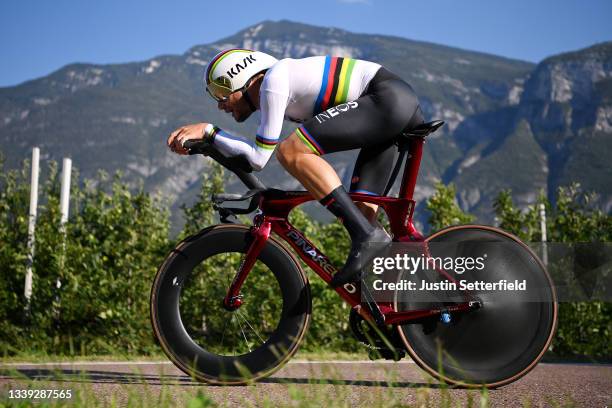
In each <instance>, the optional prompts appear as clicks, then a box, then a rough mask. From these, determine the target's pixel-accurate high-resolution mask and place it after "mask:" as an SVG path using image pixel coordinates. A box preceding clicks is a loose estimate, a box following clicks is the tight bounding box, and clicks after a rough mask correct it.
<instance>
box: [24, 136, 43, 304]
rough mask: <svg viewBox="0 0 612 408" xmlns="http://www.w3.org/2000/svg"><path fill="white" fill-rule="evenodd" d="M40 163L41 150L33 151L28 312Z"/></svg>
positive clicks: (25, 292) (27, 289)
mask: <svg viewBox="0 0 612 408" xmlns="http://www.w3.org/2000/svg"><path fill="white" fill-rule="evenodd" d="M39 163H40V149H39V148H38V147H35V148H33V149H32V176H31V181H30V214H29V217H28V258H27V265H26V275H25V284H24V289H23V295H24V297H25V300H26V305H25V308H26V311H29V310H30V298H31V297H32V264H33V263H34V242H35V240H34V232H35V229H36V215H37V209H38V174H39Z"/></svg>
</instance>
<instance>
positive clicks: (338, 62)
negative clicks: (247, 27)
mask: <svg viewBox="0 0 612 408" xmlns="http://www.w3.org/2000/svg"><path fill="white" fill-rule="evenodd" d="M379 69H380V65H379V64H376V63H373V62H369V61H363V60H357V59H352V58H339V57H329V56H327V57H323V56H321V57H309V58H303V59H291V58H286V59H283V60H280V61H278V62H277V63H276V64H274V65H273V66H272V68H270V69H269V70H268V72H266V75H265V76H264V79H263V82H262V84H261V88H260V91H259V105H260V110H261V122H260V123H259V127H258V129H257V135H256V137H255V143H254V144H253V143H249V142H247V141H245V140H242V139H238V138H236V137H234V136H231V135H230V134H228V133H227V132H225V131H222V130H216V131H215V135H214V142H213V143H214V145H215V146H217V147H218V148H219V149H220V150H221V151H222V152H224V153H226V154H228V155H231V156H234V155H240V154H242V155H244V156H246V158H247V159H248V160H249V163H250V164H251V166H252V167H253V169H255V170H261V169H262V168H263V167H264V166H265V164H266V163H267V162H268V160H269V159H270V156H271V155H272V152H273V151H274V148H275V147H276V144H277V143H278V141H279V137H280V135H281V131H282V126H283V119H289V120H292V121H294V122H302V121H305V120H307V119H310V118H312V117H313V116H314V115H317V114H318V113H320V112H323V111H324V110H326V109H328V108H331V107H333V106H336V105H339V104H341V103H345V102H347V101H352V100H355V99H357V98H359V97H360V96H361V95H362V94H363V92H364V91H365V89H366V88H367V86H368V84H369V83H370V81H371V80H372V78H373V77H374V75H376V72H377V71H378V70H379Z"/></svg>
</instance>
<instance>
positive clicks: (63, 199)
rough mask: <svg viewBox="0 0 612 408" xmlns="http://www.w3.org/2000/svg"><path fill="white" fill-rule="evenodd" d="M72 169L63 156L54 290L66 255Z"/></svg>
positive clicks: (59, 284) (56, 311) (58, 299)
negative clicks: (57, 271)
mask: <svg viewBox="0 0 612 408" xmlns="http://www.w3.org/2000/svg"><path fill="white" fill-rule="evenodd" d="M71 171H72V160H70V159H69V158H64V162H63V166H62V185H61V192H60V213H61V218H60V234H61V235H62V250H61V251H62V253H61V254H60V263H59V266H60V271H59V275H58V277H57V280H56V281H55V287H56V291H59V289H60V288H61V287H62V281H61V279H60V277H61V276H62V273H63V269H64V257H65V256H66V255H65V253H66V222H67V221H68V209H69V207H70V174H71ZM55 301H56V305H55V306H56V307H58V306H59V303H60V297H59V293H58V292H56V295H55ZM54 314H55V315H56V317H58V315H59V308H56V309H55V310H54Z"/></svg>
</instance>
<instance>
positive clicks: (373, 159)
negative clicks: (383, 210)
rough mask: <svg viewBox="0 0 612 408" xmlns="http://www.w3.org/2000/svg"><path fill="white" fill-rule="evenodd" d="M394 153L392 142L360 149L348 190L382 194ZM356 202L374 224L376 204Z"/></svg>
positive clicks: (390, 169)
mask: <svg viewBox="0 0 612 408" xmlns="http://www.w3.org/2000/svg"><path fill="white" fill-rule="evenodd" d="M396 153H397V147H396V146H395V144H393V143H387V144H383V145H380V146H374V147H372V148H369V149H361V151H360V152H359V156H357V161H356V162H355V168H354V169H353V176H352V177H351V188H350V192H352V193H362V194H369V195H382V194H383V192H384V189H385V186H386V185H387V182H388V180H389V176H391V171H392V170H393V164H394V163H395V156H396ZM356 204H357V207H358V208H359V210H361V212H362V213H363V214H364V215H365V216H366V217H367V218H368V220H369V221H370V223H372V224H374V223H375V222H376V212H377V210H378V206H377V205H376V204H372V203H364V202H359V203H356Z"/></svg>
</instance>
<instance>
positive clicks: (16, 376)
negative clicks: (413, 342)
mask: <svg viewBox="0 0 612 408" xmlns="http://www.w3.org/2000/svg"><path fill="white" fill-rule="evenodd" d="M32 381H40V382H36V383H32ZM26 384H30V387H31V388H39V384H40V388H45V387H46V388H49V387H51V388H55V389H58V390H59V389H64V390H66V389H72V390H77V389H83V388H84V389H87V393H89V398H92V396H93V395H95V398H96V399H97V400H102V401H106V402H108V403H110V401H111V400H113V399H114V400H115V401H117V402H118V405H119V406H122V405H126V404H127V403H128V400H129V399H130V398H132V399H137V400H138V399H148V400H149V401H151V402H150V403H151V404H152V403H154V402H155V401H159V400H160V398H161V399H162V400H163V399H164V398H166V399H171V400H172V401H173V404H174V403H176V404H177V405H183V404H184V403H185V402H186V401H188V400H190V399H191V398H193V396H195V395H196V394H198V392H202V393H203V394H204V395H206V396H207V397H208V398H210V399H212V400H213V401H215V402H217V403H220V404H221V405H228V406H235V405H237V404H240V405H245V406H249V405H253V406H259V405H263V404H264V403H265V402H270V403H271V405H272V406H278V405H294V406H295V405H298V404H299V403H298V401H301V402H302V403H303V402H311V403H312V405H313V406H320V405H330V404H329V403H330V402H331V401H341V400H342V401H345V402H346V403H348V404H347V405H350V406H377V405H378V406H387V405H390V404H392V403H401V404H406V405H417V406H439V405H447V403H448V402H449V401H450V402H451V403H450V405H452V406H457V405H461V406H466V405H473V406H475V407H478V406H481V398H483V396H482V394H481V391H478V390H465V389H447V388H445V387H441V386H440V385H439V384H438V383H437V382H435V381H434V380H432V379H431V378H428V376H427V375H426V374H424V373H423V372H422V371H421V370H420V369H419V368H418V367H417V366H416V365H415V364H413V363H411V362H409V361H408V362H401V363H392V362H378V361H376V362H370V361H362V362H350V361H320V362H311V361H291V362H290V363H289V364H287V365H286V366H285V367H284V368H283V369H281V370H280V371H278V372H277V373H276V374H274V375H273V376H271V377H269V378H266V379H264V380H261V381H260V382H258V383H257V384H255V385H251V386H233V387H218V386H207V385H203V384H201V383H197V382H194V381H192V380H191V379H190V378H189V377H188V376H186V375H185V374H184V373H182V372H181V371H180V370H178V369H177V368H175V367H174V366H173V365H172V364H171V363H168V362H93V363H92V362H89V363H87V362H83V363H76V362H75V363H62V364H57V363H56V364H53V363H48V364H25V363H19V364H0V401H2V400H4V399H6V398H8V395H9V390H11V389H12V390H16V389H20V388H21V389H22V388H24V386H25V385H26ZM73 392H75V391H73ZM485 398H488V401H489V404H490V405H491V406H508V407H518V406H523V405H530V406H536V407H538V406H567V405H570V406H572V405H575V406H584V407H602V408H603V407H608V406H611V403H612V366H610V365H584V364H539V365H538V366H537V367H536V368H535V369H534V370H533V371H532V372H531V373H529V374H528V375H527V376H525V377H523V378H522V379H520V380H518V381H517V382H515V383H513V384H510V385H507V386H505V387H502V388H499V389H496V390H490V391H488V396H485ZM146 406H149V404H147V405H146Z"/></svg>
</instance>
